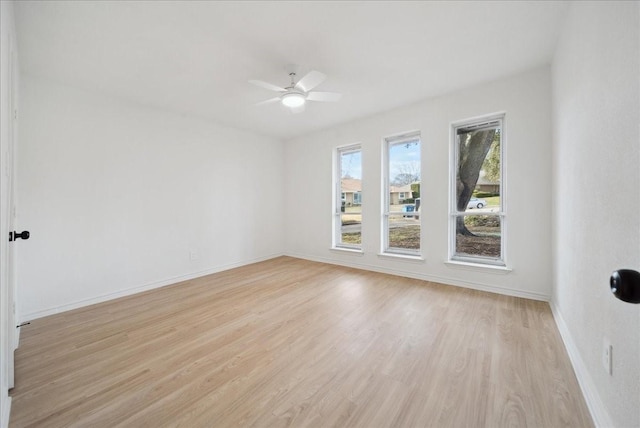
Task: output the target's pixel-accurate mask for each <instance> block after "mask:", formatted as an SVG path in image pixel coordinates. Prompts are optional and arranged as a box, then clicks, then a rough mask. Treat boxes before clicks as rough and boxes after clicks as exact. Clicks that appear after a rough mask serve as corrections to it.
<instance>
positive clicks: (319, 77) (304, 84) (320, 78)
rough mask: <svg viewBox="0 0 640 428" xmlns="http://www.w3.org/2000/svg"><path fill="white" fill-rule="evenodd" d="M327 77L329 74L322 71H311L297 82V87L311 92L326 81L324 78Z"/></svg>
mask: <svg viewBox="0 0 640 428" xmlns="http://www.w3.org/2000/svg"><path fill="white" fill-rule="evenodd" d="M326 78H327V76H325V75H324V74H322V73H320V72H319V71H315V70H314V71H310V72H308V73H307V74H306V75H305V76H304V77H303V78H302V79H300V80H299V81H298V83H296V86H295V88H296V89H300V90H302V91H304V92H309V91H310V90H312V89H313V88H315V87H316V86H318V85H319V84H321V83H322V82H324V79H326Z"/></svg>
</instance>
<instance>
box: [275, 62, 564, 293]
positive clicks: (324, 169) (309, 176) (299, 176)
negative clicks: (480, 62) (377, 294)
mask: <svg viewBox="0 0 640 428" xmlns="http://www.w3.org/2000/svg"><path fill="white" fill-rule="evenodd" d="M550 85H551V83H550V71H549V68H548V67H544V68H540V69H536V70H532V71H530V72H527V73H524V74H522V75H518V76H515V77H511V78H507V79H503V80H500V81H497V82H493V83H489V84H485V85H481V86H478V87H474V88H470V89H467V90H463V91H459V92H456V93H452V94H449V95H445V96H441V97H438V98H433V99H428V100H426V101H424V102H421V103H418V104H415V105H411V106H408V107H405V108H400V109H396V110H393V111H390V112H387V113H384V114H380V115H377V116H374V117H369V118H366V119H362V120H359V121H355V122H351V123H348V124H345V125H343V126H338V127H335V128H333V129H330V130H327V131H324V132H321V133H317V134H314V135H310V136H306V137H302V138H297V139H294V140H291V141H288V142H287V143H286V145H285V155H286V159H285V167H286V177H287V183H286V195H287V196H286V198H287V201H288V202H289V203H290V204H291V206H290V209H287V212H286V217H285V218H286V231H287V233H286V251H287V253H288V254H290V255H293V256H296V257H302V258H308V259H313V260H319V261H326V262H331V263H337V264H348V265H351V266H357V267H362V268H367V269H372V270H378V271H385V272H391V273H398V274H401V275H406V276H412V277H417V278H424V279H428V280H434V281H438V282H443V283H449V284H457V285H462V286H467V287H473V288H480V289H487V290H493V291H499V292H503V293H506V294H513V295H519V296H525V297H531V298H536V299H548V298H549V297H550V294H551V256H550V251H551V208H550V203H551V196H550V192H551V177H550V175H551V165H550V161H549V160H550V157H551V114H550V110H551V104H550V103H551V92H550V91H551V86H550ZM500 111H505V112H506V164H507V168H508V171H507V180H508V185H507V193H506V197H507V204H508V208H507V215H508V233H507V243H506V246H507V251H508V254H507V257H508V267H510V268H512V269H513V270H512V272H510V273H508V274H497V273H489V272H487V271H486V270H484V271H477V270H467V269H462V268H459V267H451V266H449V265H445V263H444V262H445V260H446V259H447V256H448V247H447V245H448V197H449V196H448V191H449V190H448V189H449V141H450V140H449V130H450V124H451V122H453V121H457V120H461V119H466V118H471V117H475V116H479V115H486V114H489V113H495V112H500ZM412 130H419V131H420V132H421V133H422V161H423V164H422V165H423V171H422V181H423V183H428V184H426V185H423V189H425V190H423V192H422V193H421V198H422V201H423V205H422V207H423V208H422V210H424V211H423V213H422V215H421V220H422V227H423V229H422V230H423V239H422V248H423V254H424V256H425V259H426V261H424V262H413V261H404V260H397V259H390V258H385V257H380V256H378V253H379V252H380V240H381V228H380V218H381V215H380V212H381V190H380V188H381V154H382V149H381V147H382V139H383V137H385V136H389V135H394V134H398V133H403V132H405V131H412ZM357 142H359V143H361V144H362V158H363V178H362V180H363V182H362V186H363V190H362V195H363V225H362V230H363V231H362V234H363V238H362V239H363V250H364V251H363V252H364V254H363V255H353V254H347V253H344V252H339V251H335V250H334V251H331V250H330V247H331V237H332V230H331V221H332V152H333V150H334V149H335V147H337V146H340V145H345V144H350V143H357ZM534 201H535V202H534Z"/></svg>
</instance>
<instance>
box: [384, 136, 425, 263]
mask: <svg viewBox="0 0 640 428" xmlns="http://www.w3.org/2000/svg"><path fill="white" fill-rule="evenodd" d="M384 145H385V152H384V160H383V162H384V163H383V177H384V185H383V187H384V189H383V195H384V198H383V200H384V205H383V212H382V229H383V233H382V234H383V248H382V252H383V253H394V254H405V255H412V256H419V255H420V217H419V215H418V214H419V213H418V211H417V210H416V208H417V207H416V205H415V204H414V203H413V201H414V200H415V198H418V197H419V196H420V146H421V143H420V134H419V133H417V132H416V133H411V134H407V135H402V136H397V137H390V138H387V139H385V144H384ZM409 201H410V202H409ZM418 208H419V207H418Z"/></svg>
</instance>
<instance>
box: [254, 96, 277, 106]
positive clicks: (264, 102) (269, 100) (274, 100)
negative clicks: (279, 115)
mask: <svg viewBox="0 0 640 428" xmlns="http://www.w3.org/2000/svg"><path fill="white" fill-rule="evenodd" d="M278 101H280V97H275V98H270V99H268V100H264V101H261V102H259V103H257V104H256V105H257V106H263V105H265V104H273V103H277V102H278Z"/></svg>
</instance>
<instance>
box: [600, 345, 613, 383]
mask: <svg viewBox="0 0 640 428" xmlns="http://www.w3.org/2000/svg"><path fill="white" fill-rule="evenodd" d="M602 366H603V367H604V370H605V371H606V372H607V373H608V374H609V376H611V375H613V346H612V345H611V342H609V340H608V339H606V338H605V339H604V341H603V344H602Z"/></svg>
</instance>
